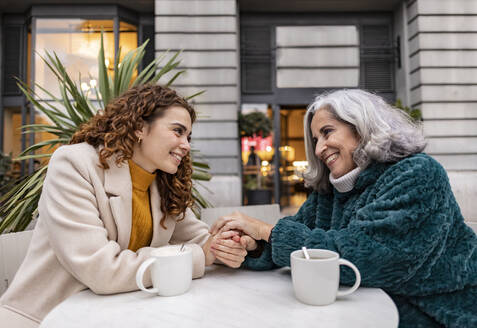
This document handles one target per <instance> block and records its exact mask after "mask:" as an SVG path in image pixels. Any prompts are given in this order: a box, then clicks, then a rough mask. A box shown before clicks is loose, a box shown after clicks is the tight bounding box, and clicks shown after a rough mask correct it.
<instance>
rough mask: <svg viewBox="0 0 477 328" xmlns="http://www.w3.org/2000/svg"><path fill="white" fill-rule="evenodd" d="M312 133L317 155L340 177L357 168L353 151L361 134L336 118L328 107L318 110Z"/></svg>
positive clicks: (332, 173)
mask: <svg viewBox="0 0 477 328" xmlns="http://www.w3.org/2000/svg"><path fill="white" fill-rule="evenodd" d="M311 133H312V135H313V140H314V142H315V144H316V146H315V155H316V156H317V157H318V159H319V160H321V161H322V162H323V163H324V164H325V165H326V166H327V167H328V169H329V170H330V172H331V175H332V176H333V178H335V179H338V178H340V177H342V176H343V175H345V174H346V173H348V172H350V171H351V170H353V169H354V168H356V163H355V162H354V161H353V152H354V150H355V149H356V147H358V144H359V136H358V135H357V134H356V132H355V131H354V130H353V129H352V128H351V127H350V126H349V125H348V124H346V123H343V122H341V121H338V120H336V119H335V118H334V117H333V115H332V114H331V113H330V112H329V111H327V110H326V109H320V110H318V111H317V112H316V113H315V115H314V116H313V119H312V121H311Z"/></svg>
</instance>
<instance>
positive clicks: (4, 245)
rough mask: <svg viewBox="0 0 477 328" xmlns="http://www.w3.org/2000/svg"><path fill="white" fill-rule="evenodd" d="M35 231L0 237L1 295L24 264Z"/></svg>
mask: <svg viewBox="0 0 477 328" xmlns="http://www.w3.org/2000/svg"><path fill="white" fill-rule="evenodd" d="M32 235H33V230H28V231H22V232H15V233H7V234H4V235H0V279H1V281H0V295H2V294H3V292H5V290H7V287H8V285H9V284H10V283H11V282H12V280H13V277H14V276H15V273H16V272H17V270H18V268H19V267H20V265H21V264H22V262H23V259H24V258H25V255H26V253H27V250H28V246H29V245H30V240H31V236H32Z"/></svg>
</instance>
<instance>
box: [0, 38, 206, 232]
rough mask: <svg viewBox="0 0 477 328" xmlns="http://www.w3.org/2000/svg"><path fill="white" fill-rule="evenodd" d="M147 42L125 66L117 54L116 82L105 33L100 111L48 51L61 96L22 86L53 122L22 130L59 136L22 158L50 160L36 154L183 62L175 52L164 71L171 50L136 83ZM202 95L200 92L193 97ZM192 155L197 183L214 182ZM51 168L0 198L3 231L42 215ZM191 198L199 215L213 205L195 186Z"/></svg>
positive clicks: (63, 140)
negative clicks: (126, 93)
mask: <svg viewBox="0 0 477 328" xmlns="http://www.w3.org/2000/svg"><path fill="white" fill-rule="evenodd" d="M146 44H147V41H146V43H144V44H143V45H141V46H140V47H138V48H137V49H135V50H133V51H130V52H129V53H128V54H126V56H124V58H123V60H122V61H121V65H119V60H118V59H119V56H120V53H119V52H118V54H117V57H116V58H117V60H116V61H115V64H114V78H112V76H111V75H110V73H109V71H108V68H107V67H106V65H105V54H104V44H103V33H101V44H100V50H99V53H98V67H99V69H98V82H97V86H95V87H93V88H92V89H93V92H94V96H95V97H96V101H97V102H98V104H99V105H98V106H99V108H94V106H93V104H92V101H91V100H90V99H89V98H88V93H85V92H84V91H83V90H82V89H81V76H79V82H78V83H75V82H74V81H73V79H72V78H71V77H70V76H69V75H68V73H67V70H66V68H65V66H64V65H63V64H62V63H61V61H60V59H59V58H58V56H57V55H56V54H55V53H49V52H46V54H45V56H40V57H41V59H42V60H43V61H44V63H45V64H46V66H47V67H48V69H49V70H50V71H51V72H52V73H53V74H54V75H55V76H56V78H57V79H58V89H59V92H60V97H57V96H55V95H53V94H52V92H50V91H48V90H47V89H46V88H45V87H44V86H40V85H38V84H35V87H36V88H38V90H41V92H43V93H44V94H45V95H46V96H48V97H49V98H50V99H52V100H53V101H52V102H45V101H42V100H41V97H39V95H38V94H37V93H35V92H34V90H33V89H32V88H30V87H29V86H28V84H27V83H24V82H23V81H21V80H19V79H17V85H18V87H19V89H20V90H21V91H22V92H23V94H24V95H25V97H26V98H27V99H28V101H30V103H31V104H32V105H33V106H34V107H35V108H36V110H38V111H39V112H41V113H43V114H44V115H45V116H46V117H47V118H48V119H49V120H50V121H51V122H52V124H51V125H49V124H28V125H25V126H22V130H23V133H34V132H41V133H43V132H47V133H51V134H52V135H54V136H56V138H54V139H50V140H43V141H41V142H38V143H35V144H34V145H31V146H29V147H28V148H27V149H25V151H23V152H22V153H21V154H20V155H19V157H18V158H17V160H21V161H25V160H31V159H37V158H48V157H51V154H50V153H45V154H35V151H37V150H39V149H46V150H49V149H51V148H53V147H55V146H59V145H63V144H68V143H69V142H70V140H71V137H72V136H73V134H74V133H75V132H76V131H77V130H78V128H79V126H80V125H81V124H82V123H84V122H86V121H88V120H89V119H90V118H91V117H92V116H93V115H94V114H95V113H96V112H97V110H98V109H102V108H105V106H106V105H107V104H108V103H109V102H110V100H111V99H112V98H113V97H116V96H118V95H120V94H121V93H122V92H124V91H125V90H126V89H127V88H129V87H130V86H136V85H140V84H144V83H156V82H157V81H159V79H160V78H161V77H163V76H164V75H165V74H167V73H168V72H170V71H171V70H173V69H175V68H176V67H177V66H178V65H179V63H180V60H178V59H177V58H178V56H179V54H180V51H179V52H177V53H176V54H174V55H173V56H172V57H171V58H170V59H169V60H168V61H167V63H166V64H165V65H164V66H163V67H160V66H159V65H160V64H161V62H162V61H163V60H164V59H165V58H166V56H167V54H168V52H165V53H163V54H161V55H159V56H158V57H157V58H156V59H155V60H153V61H152V62H151V63H149V64H148V65H146V67H145V69H144V70H143V71H142V72H140V73H139V74H138V75H137V77H136V78H135V79H133V75H134V73H135V71H137V70H138V66H139V64H140V63H141V61H142V59H143V58H144V55H145V47H146ZM182 73H183V70H181V71H179V72H176V73H175V74H174V76H173V77H172V78H171V79H169V81H168V82H166V83H165V85H171V84H172V83H173V82H174V81H175V80H176V79H177V78H178V77H179V76H180V75H181V74H182ZM49 87H50V86H49ZM203 92H204V91H200V92H198V93H196V94H194V95H192V96H190V97H188V99H191V98H192V97H195V96H197V95H199V94H202V93H203ZM60 106H61V107H60ZM192 154H193V155H194V156H193V157H194V158H193V163H192V166H193V175H192V176H193V179H194V181H195V183H198V181H207V180H210V178H211V175H210V173H209V170H210V168H209V165H208V164H207V163H206V162H204V161H202V160H201V159H200V156H198V152H197V151H195V150H192ZM47 167H48V166H47V165H45V166H43V167H41V168H40V169H38V170H36V171H35V172H33V173H32V174H31V175H27V176H25V177H22V178H21V179H19V180H17V181H13V179H12V183H11V185H10V184H9V185H7V186H6V187H5V189H4V190H5V193H4V194H3V196H1V198H0V204H1V205H0V217H1V218H2V219H1V221H0V233H5V232H10V231H21V230H23V229H25V228H26V227H27V226H28V224H29V223H30V222H31V220H32V218H33V217H35V216H36V215H37V212H38V209H37V208H38V201H39V199H40V195H41V190H42V187H43V182H44V179H45V176H46V172H47ZM192 197H193V199H194V201H195V206H193V210H194V212H195V213H197V215H200V213H199V211H198V208H200V207H209V206H211V205H210V203H209V202H208V201H207V200H206V199H205V198H204V197H203V196H202V195H200V193H199V192H198V191H197V190H196V189H195V188H193V190H192Z"/></svg>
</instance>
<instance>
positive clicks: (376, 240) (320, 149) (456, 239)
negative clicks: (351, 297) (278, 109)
mask: <svg viewBox="0 0 477 328" xmlns="http://www.w3.org/2000/svg"><path fill="white" fill-rule="evenodd" d="M305 146H306V154H307V159H308V164H309V167H308V170H307V173H306V174H305V182H306V183H307V184H308V185H309V186H311V187H312V188H313V189H314V192H313V193H312V194H311V195H310V196H309V198H308V199H307V201H306V202H305V203H304V204H303V205H302V207H301V208H300V210H299V211H298V213H297V214H296V215H294V216H289V217H284V218H282V219H281V220H280V221H279V222H278V223H277V224H276V225H275V226H272V225H269V224H266V223H264V222H261V221H259V220H256V219H253V218H250V217H247V216H246V215H244V214H240V213H234V214H232V215H230V216H227V217H224V218H221V219H219V220H218V221H217V222H216V223H215V224H214V226H213V227H212V228H211V232H212V233H214V232H217V231H219V230H221V231H227V230H230V229H239V230H241V231H243V232H244V233H246V234H248V235H249V236H250V237H252V238H254V239H255V240H258V241H260V242H259V243H258V246H261V249H260V248H257V243H256V242H255V241H253V240H251V239H250V237H243V238H242V240H241V242H242V244H243V245H245V246H246V247H247V249H249V250H254V253H255V254H249V256H248V257H247V259H246V261H245V265H246V266H248V267H250V268H254V269H262V270H263V269H269V268H273V267H274V266H289V265H290V253H291V252H292V251H294V250H297V249H301V247H302V246H306V247H307V248H324V249H329V250H332V251H335V252H338V253H339V254H341V256H342V257H343V258H346V259H348V260H350V261H351V262H353V263H354V264H355V265H356V266H357V267H358V268H359V270H360V271H361V276H362V281H361V284H362V286H368V287H379V288H382V289H384V290H385V291H386V292H387V293H388V294H389V295H390V296H391V297H392V299H393V300H394V302H395V303H396V305H397V307H398V309H399V314H400V323H399V326H400V327H442V326H445V327H477V312H476V310H475V304H476V302H477V237H476V235H475V233H474V232H473V231H472V229H470V228H469V227H468V226H467V225H466V224H465V223H464V220H463V217H462V215H461V212H460V210H459V206H458V205H457V202H456V200H455V198H454V195H453V193H452V190H451V188H450V185H449V181H448V178H447V174H446V171H445V170H444V169H443V168H442V166H441V165H440V164H439V163H437V162H436V161H435V160H434V159H433V158H431V157H429V156H427V155H425V154H423V153H421V151H422V150H423V149H424V147H425V140H424V137H423V135H422V133H421V130H420V128H419V127H418V126H416V125H414V124H413V123H412V122H411V121H410V120H409V118H408V117H407V116H405V115H404V114H403V113H402V111H400V110H397V109H394V108H392V107H391V106H389V105H388V104H387V103H386V102H385V101H384V100H383V99H381V98H380V97H378V96H376V95H373V94H370V93H368V92H365V91H361V90H341V91H336V92H333V93H330V94H325V95H323V96H319V97H317V99H316V100H315V102H314V103H313V104H312V105H311V106H310V107H309V109H308V111H307V114H306V116H305ZM224 246H225V244H224ZM224 249H225V248H224ZM254 257H255V258H254ZM353 280H354V274H353V273H352V272H351V271H346V270H343V271H342V272H341V283H344V284H352V283H353V282H354V281H353Z"/></svg>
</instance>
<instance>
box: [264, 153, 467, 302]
mask: <svg viewBox="0 0 477 328" xmlns="http://www.w3.org/2000/svg"><path fill="white" fill-rule="evenodd" d="M403 161H404V160H403ZM411 163H412V165H399V164H397V165H394V166H392V167H391V168H389V169H388V171H387V172H386V173H384V174H383V176H381V177H380V178H379V179H378V181H377V182H376V183H375V185H374V186H372V187H371V189H372V190H371V191H370V192H369V193H368V194H367V197H368V198H367V199H366V202H365V203H364V206H362V207H360V208H358V209H357V210H356V212H355V213H354V214H353V215H351V217H349V224H348V225H347V227H345V228H344V229H340V230H333V229H330V230H324V229H321V228H314V229H313V228H310V227H309V226H307V225H305V224H303V223H301V222H299V221H297V220H294V218H293V217H290V218H284V219H282V220H280V221H279V223H278V224H277V226H276V227H275V228H274V229H273V232H272V254H273V261H274V263H276V264H277V265H279V266H287V265H290V253H291V252H292V251H294V250H296V249H300V248H301V247H302V246H306V247H307V248H323V249H329V250H333V251H336V252H338V253H339V254H340V255H341V257H342V258H345V259H347V260H349V261H351V262H353V263H354V264H355V265H356V266H357V267H358V268H359V270H360V272H361V276H362V285H363V286H371V287H380V288H385V289H387V290H388V291H390V292H396V293H397V292H402V289H401V288H403V286H406V282H407V281H409V280H411V279H412V278H413V277H414V276H415V275H416V273H417V272H418V271H420V276H421V277H424V279H425V277H428V276H429V275H430V273H431V270H432V265H433V264H434V263H435V261H436V259H437V258H438V257H439V256H440V254H441V253H442V251H443V248H444V247H445V246H444V245H445V239H446V237H447V234H448V231H449V227H450V226H451V224H452V222H451V221H452V220H453V219H452V218H453V217H454V214H453V213H452V212H451V211H452V208H453V207H456V206H455V205H453V202H455V200H454V197H453V195H452V191H451V189H450V186H449V183H448V180H447V175H446V172H445V171H444V169H443V168H442V167H441V166H440V165H439V164H438V163H437V162H435V161H434V160H432V159H430V158H428V157H427V158H426V157H421V158H417V159H413V161H412V162H411ZM405 164H406V163H405ZM407 164H409V163H407ZM457 210H458V208H457ZM308 215H316V214H315V213H314V212H308ZM341 272H342V275H341V282H342V283H345V284H351V283H353V281H354V274H353V273H352V272H351V270H341ZM405 292H406V293H407V294H408V295H412V294H413V293H416V291H414V290H413V288H409V290H407V291H405Z"/></svg>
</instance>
